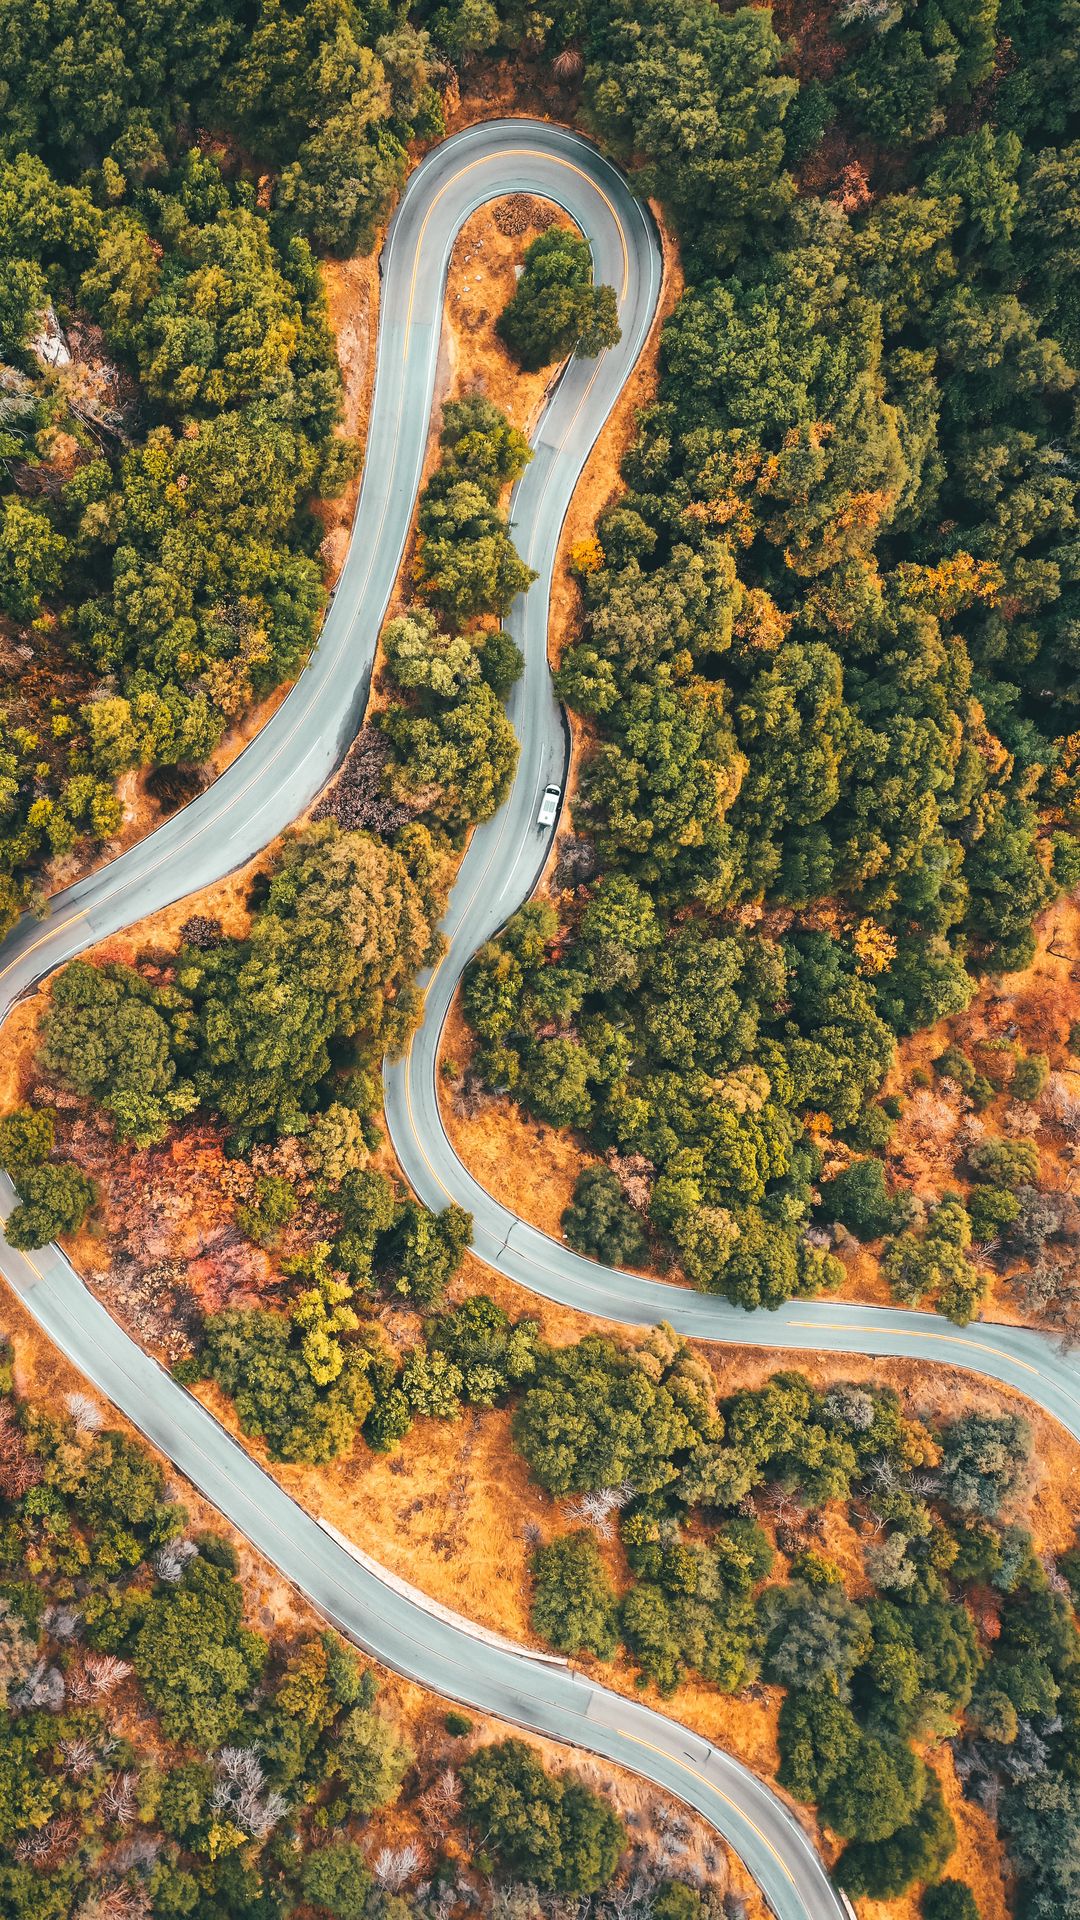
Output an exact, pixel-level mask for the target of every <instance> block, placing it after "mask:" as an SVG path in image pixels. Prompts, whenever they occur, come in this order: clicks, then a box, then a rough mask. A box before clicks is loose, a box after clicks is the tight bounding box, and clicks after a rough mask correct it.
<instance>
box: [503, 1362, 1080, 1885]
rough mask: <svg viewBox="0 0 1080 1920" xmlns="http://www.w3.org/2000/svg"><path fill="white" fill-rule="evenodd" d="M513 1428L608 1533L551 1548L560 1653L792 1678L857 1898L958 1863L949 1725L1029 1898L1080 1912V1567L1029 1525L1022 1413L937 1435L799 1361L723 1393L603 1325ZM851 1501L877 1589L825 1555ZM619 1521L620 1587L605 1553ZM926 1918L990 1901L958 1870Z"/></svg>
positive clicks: (672, 1668) (554, 1373)
mask: <svg viewBox="0 0 1080 1920" xmlns="http://www.w3.org/2000/svg"><path fill="white" fill-rule="evenodd" d="M513 1430H514V1436H515V1440H516V1442H517V1445H518V1446H519V1447H520V1449H521V1450H522V1452H523V1454H524V1456H525V1458H526V1460H527V1461H528V1463H529V1466H530V1468H531V1469H532V1472H533V1474H534V1475H535V1477H536V1478H537V1479H538V1480H539V1481H540V1482H541V1484H542V1485H543V1486H544V1487H545V1488H547V1489H548V1490H549V1491H550V1492H552V1493H554V1494H556V1495H558V1496H563V1495H566V1494H574V1495H575V1496H577V1498H576V1500H575V1503H574V1507H573V1512H574V1513H575V1514H576V1516H577V1517H578V1519H579V1522H580V1521H584V1522H588V1523H591V1524H589V1525H580V1524H579V1526H578V1528H577V1530H576V1531H574V1532H572V1533H564V1534H560V1535H556V1536H555V1537H554V1538H553V1539H552V1540H550V1541H549V1542H548V1544H546V1545H544V1546H542V1547H540V1548H539V1549H538V1550H537V1551H536V1553H535V1555H534V1559H533V1573H534V1592H533V1624H534V1626H535V1627H536V1629H537V1631H538V1632H539V1633H540V1634H541V1635H542V1636H543V1637H544V1638H545V1639H546V1640H548V1641H549V1643H550V1644H552V1645H553V1646H555V1647H556V1648H558V1649H559V1650H560V1651H562V1652H564V1653H567V1654H571V1655H577V1654H580V1653H583V1652H587V1653H592V1654H594V1655H596V1656H598V1657H599V1658H600V1659H602V1660H606V1659H609V1658H611V1656H612V1655H613V1654H614V1652H615V1650H616V1648H617V1646H618V1645H619V1643H620V1641H621V1642H622V1643H623V1644H624V1645H625V1647H626V1649H627V1651H628V1653H629V1655H630V1657H631V1658H632V1660H633V1661H634V1662H635V1664H636V1665H637V1667H638V1669H639V1671H640V1673H641V1675H642V1676H643V1678H644V1679H647V1680H649V1681H651V1682H652V1683H654V1684H655V1685H656V1686H658V1687H659V1688H660V1689H661V1691H665V1692H666V1691H670V1690H671V1689H673V1688H675V1687H676V1686H677V1685H678V1684H679V1682H680V1681H681V1680H682V1679H683V1678H684V1677H685V1676H687V1675H688V1674H693V1673H696V1674H699V1675H701V1676H703V1677H704V1678H705V1679H707V1680H710V1681H712V1682H713V1684H715V1685H716V1686H719V1687H721V1688H723V1689H724V1690H725V1691H731V1692H734V1691H738V1690H739V1689H741V1688H743V1687H745V1686H746V1685H747V1684H748V1683H750V1682H752V1681H755V1680H757V1679H758V1678H762V1679H764V1680H765V1681H767V1682H769V1683H772V1684H775V1685H778V1686H781V1687H783V1688H784V1689H785V1692H784V1698H783V1701H782V1705H781V1713H780V1754H781V1766H780V1779H781V1782H782V1784H783V1785H784V1786H786V1787H787V1788H788V1789H789V1790H790V1791H791V1792H792V1793H794V1794H795V1795H796V1796H797V1797H798V1798H799V1799H801V1800H805V1801H809V1802H812V1803H815V1804H816V1805H817V1806H818V1807H819V1809H820V1813H821V1817H822V1819H823V1821H824V1822H825V1824H826V1825H827V1826H828V1827H830V1828H831V1829H832V1831H833V1832H834V1833H835V1834H836V1835H837V1836H838V1837H839V1838H841V1839H842V1840H843V1841H844V1842H845V1847H844V1851H843V1853H842V1856H841V1859H840V1862H839V1866H838V1868H837V1873H838V1876H839V1879H840V1881H841V1884H843V1885H844V1886H845V1887H847V1888H848V1889H849V1891H850V1892H852V1893H853V1894H866V1895H869V1896H870V1897H872V1898H875V1899H885V1900H887V1899H892V1898H895V1897H897V1896H899V1895H900V1894H902V1893H903V1892H904V1891H905V1890H906V1889H907V1888H908V1887H910V1886H911V1885H912V1884H913V1883H918V1882H926V1881H931V1882H935V1881H937V1880H938V1879H939V1878H940V1876H941V1874H942V1872H943V1869H944V1867H945V1865H946V1863H947V1861H948V1858H949V1855H950V1853H951V1852H952V1849H953V1846H954V1844H955V1830H954V1826H953V1822H952V1820H951V1818H950V1816H949V1814H948V1812H947V1811H946V1809H945V1807H944V1804H943V1801H942V1797H941V1793H940V1789H939V1786H938V1783H937V1780H936V1778H935V1775H934V1772H933V1770H932V1769H931V1768H930V1767H929V1766H928V1765H927V1764H926V1762H925V1761H924V1759H923V1758H921V1757H920V1755H919V1751H917V1750H916V1747H914V1746H913V1745H912V1744H911V1743H912V1741H915V1742H917V1743H918V1747H919V1749H921V1750H922V1751H925V1747H926V1743H927V1741H928V1740H941V1739H943V1738H947V1739H949V1740H950V1741H951V1742H952V1746H953V1754H954V1758H955V1763H956V1767H957V1771H958V1774H959V1776H960V1779H961V1781H962V1782H963V1784H964V1786H965V1789H966V1791H967V1792H968V1793H970V1794H971V1795H972V1797H973V1798H976V1799H978V1800H979V1801H980V1802H981V1803H982V1804H984V1805H986V1806H988V1807H997V1806H998V1805H999V1804H1000V1808H1001V1815H1002V1819H1003V1823H1004V1828H1005V1831H1006V1833H1007V1835H1008V1837H1009V1839H1010V1842H1011V1844H1012V1845H1013V1847H1014V1849H1015V1852H1016V1857H1017V1860H1018V1863H1019V1866H1020V1872H1021V1876H1022V1893H1023V1900H1024V1911H1025V1913H1030V1914H1031V1915H1039V1916H1042V1915H1044V1914H1045V1915H1047V1916H1048V1915H1049V1914H1050V1913H1051V1912H1061V1913H1063V1914H1068V1915H1072V1914H1073V1913H1074V1912H1075V1901H1074V1899H1073V1896H1072V1895H1071V1893H1069V1892H1068V1889H1069V1885H1070V1879H1071V1875H1072V1868H1071V1866H1070V1864H1069V1862H1070V1849H1071V1848H1072V1847H1073V1846H1074V1844H1075V1818H1076V1808H1077V1795H1076V1786H1075V1780H1076V1771H1077V1764H1078V1760H1077V1756H1078V1753H1080V1632H1078V1629H1077V1622H1076V1616H1075V1612H1074V1605H1073V1599H1074V1597H1075V1591H1076V1590H1080V1582H1077V1578H1076V1575H1077V1564H1078V1563H1080V1557H1078V1556H1077V1554H1076V1553H1075V1552H1074V1553H1071V1554H1066V1555H1065V1556H1064V1557H1063V1559H1062V1561H1061V1564H1060V1567H1059V1568H1058V1569H1054V1568H1052V1567H1051V1568H1049V1569H1048V1568H1047V1567H1045V1566H1044V1565H1043V1564H1042V1563H1041V1562H1040V1560H1039V1559H1038V1557H1037V1556H1036V1554H1035V1552H1034V1550H1033V1547H1032V1542H1031V1539H1030V1536H1029V1535H1028V1534H1027V1533H1026V1532H1024V1530H1023V1529H1022V1528H1021V1527H1019V1526H1018V1525H1017V1524H1016V1522H1015V1518H1014V1510H1015V1504H1016V1501H1017V1498H1018V1496H1020V1495H1022V1494H1023V1492H1024V1491H1025V1488H1026V1487H1027V1484H1028V1475H1029V1467H1030V1455H1031V1436H1030V1433H1029V1432H1028V1430H1027V1428H1026V1426H1025V1424H1024V1422H1023V1421H1022V1420H1019V1419H1018V1418H1016V1417H1015V1416H1013V1415H1003V1416H997V1417H995V1416H991V1415H987V1414H980V1413H969V1414H964V1415H961V1416H960V1417H959V1418H957V1419H956V1420H954V1421H952V1422H951V1423H948V1424H943V1425H940V1426H937V1427H934V1428H928V1427H927V1426H926V1425H924V1424H923V1423H920V1422H918V1421H912V1420H909V1419H907V1418H905V1416H904V1415H903V1413H902V1410H901V1407H900V1403H899V1401H898V1399H897V1397H896V1395H895V1394H894V1393H892V1392H891V1391H890V1390H884V1389H880V1388H870V1387H861V1386H859V1387H856V1386H848V1385H843V1384H841V1385H837V1386H834V1387H831V1388H829V1389H828V1390H827V1391H826V1392H819V1391H816V1390H815V1389H814V1388H812V1387H811V1386H810V1384H809V1382H808V1381H806V1380H805V1379H803V1378H802V1377H801V1376H800V1375H799V1374H794V1373H788V1374H777V1375H775V1376H774V1377H773V1378H772V1379H771V1380H770V1381H769V1382H768V1383H767V1385H766V1386H764V1387H762V1388H760V1389H757V1390H755V1391H743V1392H740V1393H737V1394H735V1395H733V1396H732V1397H731V1398H729V1399H727V1400H726V1401H723V1402H720V1401H719V1400H718V1398H717V1393H716V1383H715V1379H714V1377H713V1375H712V1373H711V1371H710V1370H709V1369H708V1368H707V1367H706V1366H704V1365H703V1364H702V1363H701V1361H700V1360H699V1359H697V1357H696V1356H695V1355H694V1354H693V1351H692V1350H691V1349H689V1348H688V1347H687V1346H686V1345H685V1343H682V1342H679V1341H677V1340H676V1339H674V1337H673V1336H671V1335H670V1333H669V1332H668V1331H667V1330H665V1329H661V1330H660V1331H659V1333H658V1334H656V1335H654V1336H651V1337H650V1339H649V1340H647V1341H646V1342H645V1343H644V1345H643V1346H642V1347H639V1348H637V1349H634V1350H632V1351H630V1352H627V1351H625V1350H622V1349H620V1348H618V1347H617V1346H615V1345H614V1344H613V1343H612V1342H610V1341H608V1340H604V1339H599V1338H591V1339H586V1340H582V1341H580V1342H578V1343H577V1344H576V1345H575V1346H572V1347H569V1348H563V1349H561V1350H559V1351H556V1352H550V1351H544V1350H541V1352H540V1353H539V1355H538V1360H537V1366H536V1370H535V1373H534V1375H533V1379H532V1382H531V1384H530V1385H529V1386H528V1388H527V1390H526V1392H525V1393H524V1395H523V1397H522V1398H521V1399H520V1401H519V1404H518V1407H517V1410H516V1412H515V1415H514V1428H513ZM830 1503H840V1505H841V1507H842V1508H844V1509H846V1512H847V1515H848V1517H849V1519H850V1520H851V1521H852V1523H853V1524H854V1526H855V1528H856V1533H857V1536H858V1537H859V1538H860V1540H861V1542H862V1559H863V1571H864V1573H865V1575H866V1577H867V1579H868V1582H869V1584H870V1588H871V1592H870V1597H869V1598H859V1599H853V1598H852V1597H851V1596H850V1595H849V1593H848V1592H847V1591H846V1583H845V1577H844V1575H843V1574H842V1573H841V1571H840V1569H839V1567H838V1566H837V1565H836V1564H835V1563H834V1562H833V1561H832V1560H831V1559H830V1558H829V1557H828V1555H827V1554H826V1553H824V1552H822V1551H821V1550H820V1549H819V1548H818V1547H816V1546H815V1545H813V1544H812V1543H813V1539H814V1536H815V1532H816V1531H817V1529H816V1528H815V1516H816V1515H817V1514H818V1513H819V1511H820V1510H821V1509H823V1508H826V1507H827V1506H828V1505H829V1504H830ZM1003 1510H1004V1511H1003ZM616 1518H617V1521H618V1530H619V1535H620V1538H621V1543H622V1547H623V1550H624V1553H625V1557H626V1562H627V1564H628V1567H629V1571H630V1575H631V1582H630V1584H629V1585H628V1586H626V1587H625V1588H624V1589H623V1591H622V1592H618V1591H617V1590H616V1587H615V1586H614V1584H613V1582H612V1579H611V1576H610V1574H609V1573H608V1570H607V1566H606V1564H605V1560H604V1558H603V1556H602V1555H601V1552H600V1550H599V1547H598V1544H597V1531H596V1530H599V1531H600V1532H602V1533H603V1534H605V1535H607V1534H610V1533H611V1532H612V1530H613V1528H612V1522H613V1521H614V1520H615V1519H616ZM763 1519H766V1520H768V1521H770V1522H771V1530H770V1531H767V1530H766V1527H765V1526H764V1525H763V1524H762V1521H763ZM774 1538H775V1541H776V1547H777V1548H779V1550H780V1552H782V1554H783V1555H784V1559H783V1561H779V1560H778V1558H777V1553H776V1550H775V1549H774V1545H773V1539H774ZM1069 1579H1072V1581H1073V1583H1074V1593H1073V1596H1072V1597H1070V1595H1069V1594H1068V1592H1067V1591H1066V1581H1067V1580H1069ZM1051 1808H1054V1809H1057V1810H1060V1814H1061V1816H1062V1821H1063V1824H1062V1825H1061V1826H1058V1825H1057V1823H1056V1822H1055V1820H1054V1819H1052V1818H1047V1817H1046V1816H1047V1814H1048V1813H1049V1810H1050V1809H1051ZM1070 1901H1072V1904H1070ZM1056 1902H1064V1904H1062V1905H1056V1904H1055V1903H1056ZM925 1910H926V1912H927V1914H928V1915H934V1914H938V1913H943V1914H945V1915H950V1914H952V1913H953V1912H954V1911H955V1913H956V1914H958V1915H959V1916H961V1920H962V1917H963V1916H964V1915H965V1914H970V1913H971V1911H972V1908H971V1905H970V1895H969V1894H967V1892H966V1889H963V1888H957V1887H956V1886H955V1883H947V1884H945V1885H944V1887H943V1889H942V1892H941V1894H940V1897H939V1898H937V1899H936V1900H935V1899H934V1898H928V1900H927V1905H926V1909H925Z"/></svg>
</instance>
